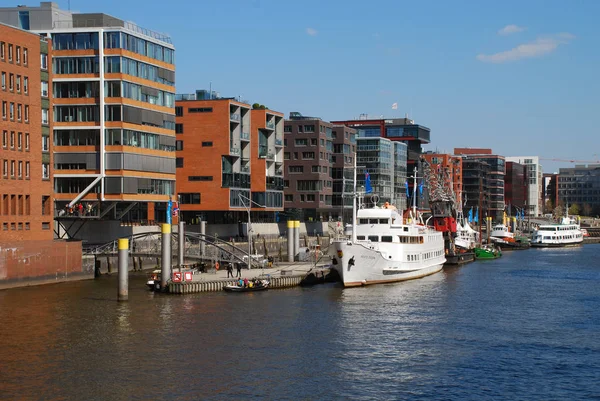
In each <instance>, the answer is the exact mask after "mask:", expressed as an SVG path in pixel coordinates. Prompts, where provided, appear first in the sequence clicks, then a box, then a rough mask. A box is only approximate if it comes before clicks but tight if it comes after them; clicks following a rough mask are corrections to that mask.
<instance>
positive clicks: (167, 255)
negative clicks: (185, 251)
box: [160, 223, 171, 291]
mask: <svg viewBox="0 0 600 401" xmlns="http://www.w3.org/2000/svg"><path fill="white" fill-rule="evenodd" d="M161 232H162V247H161V248H162V249H161V250H162V261H161V263H160V288H161V290H162V291H165V290H166V288H167V282H168V281H169V279H170V278H171V225H170V224H168V223H165V224H163V225H162V230H161Z"/></svg>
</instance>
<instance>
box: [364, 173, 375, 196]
mask: <svg viewBox="0 0 600 401" xmlns="http://www.w3.org/2000/svg"><path fill="white" fill-rule="evenodd" d="M372 192H373V187H372V186H371V176H370V175H369V172H368V171H365V193H366V194H370V193H372Z"/></svg>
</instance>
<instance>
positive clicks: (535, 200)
mask: <svg viewBox="0 0 600 401" xmlns="http://www.w3.org/2000/svg"><path fill="white" fill-rule="evenodd" d="M506 161H510V162H514V163H519V164H524V165H526V166H527V179H528V184H527V210H528V214H529V215H530V216H533V217H535V216H541V215H542V212H543V211H544V173H543V171H542V166H541V164H540V158H539V156H510V157H507V158H506Z"/></svg>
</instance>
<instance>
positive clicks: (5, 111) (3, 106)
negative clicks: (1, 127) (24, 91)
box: [2, 102, 8, 120]
mask: <svg viewBox="0 0 600 401" xmlns="http://www.w3.org/2000/svg"><path fill="white" fill-rule="evenodd" d="M7 107H8V105H7V103H6V102H2V118H3V119H5V120H6V113H7V110H6V109H7Z"/></svg>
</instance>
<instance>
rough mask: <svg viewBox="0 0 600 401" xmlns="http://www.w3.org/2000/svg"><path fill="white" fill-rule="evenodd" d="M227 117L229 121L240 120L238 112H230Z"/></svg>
mask: <svg viewBox="0 0 600 401" xmlns="http://www.w3.org/2000/svg"><path fill="white" fill-rule="evenodd" d="M229 119H230V120H231V121H236V122H240V121H241V120H242V117H241V116H240V115H239V114H236V113H231V114H229Z"/></svg>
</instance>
